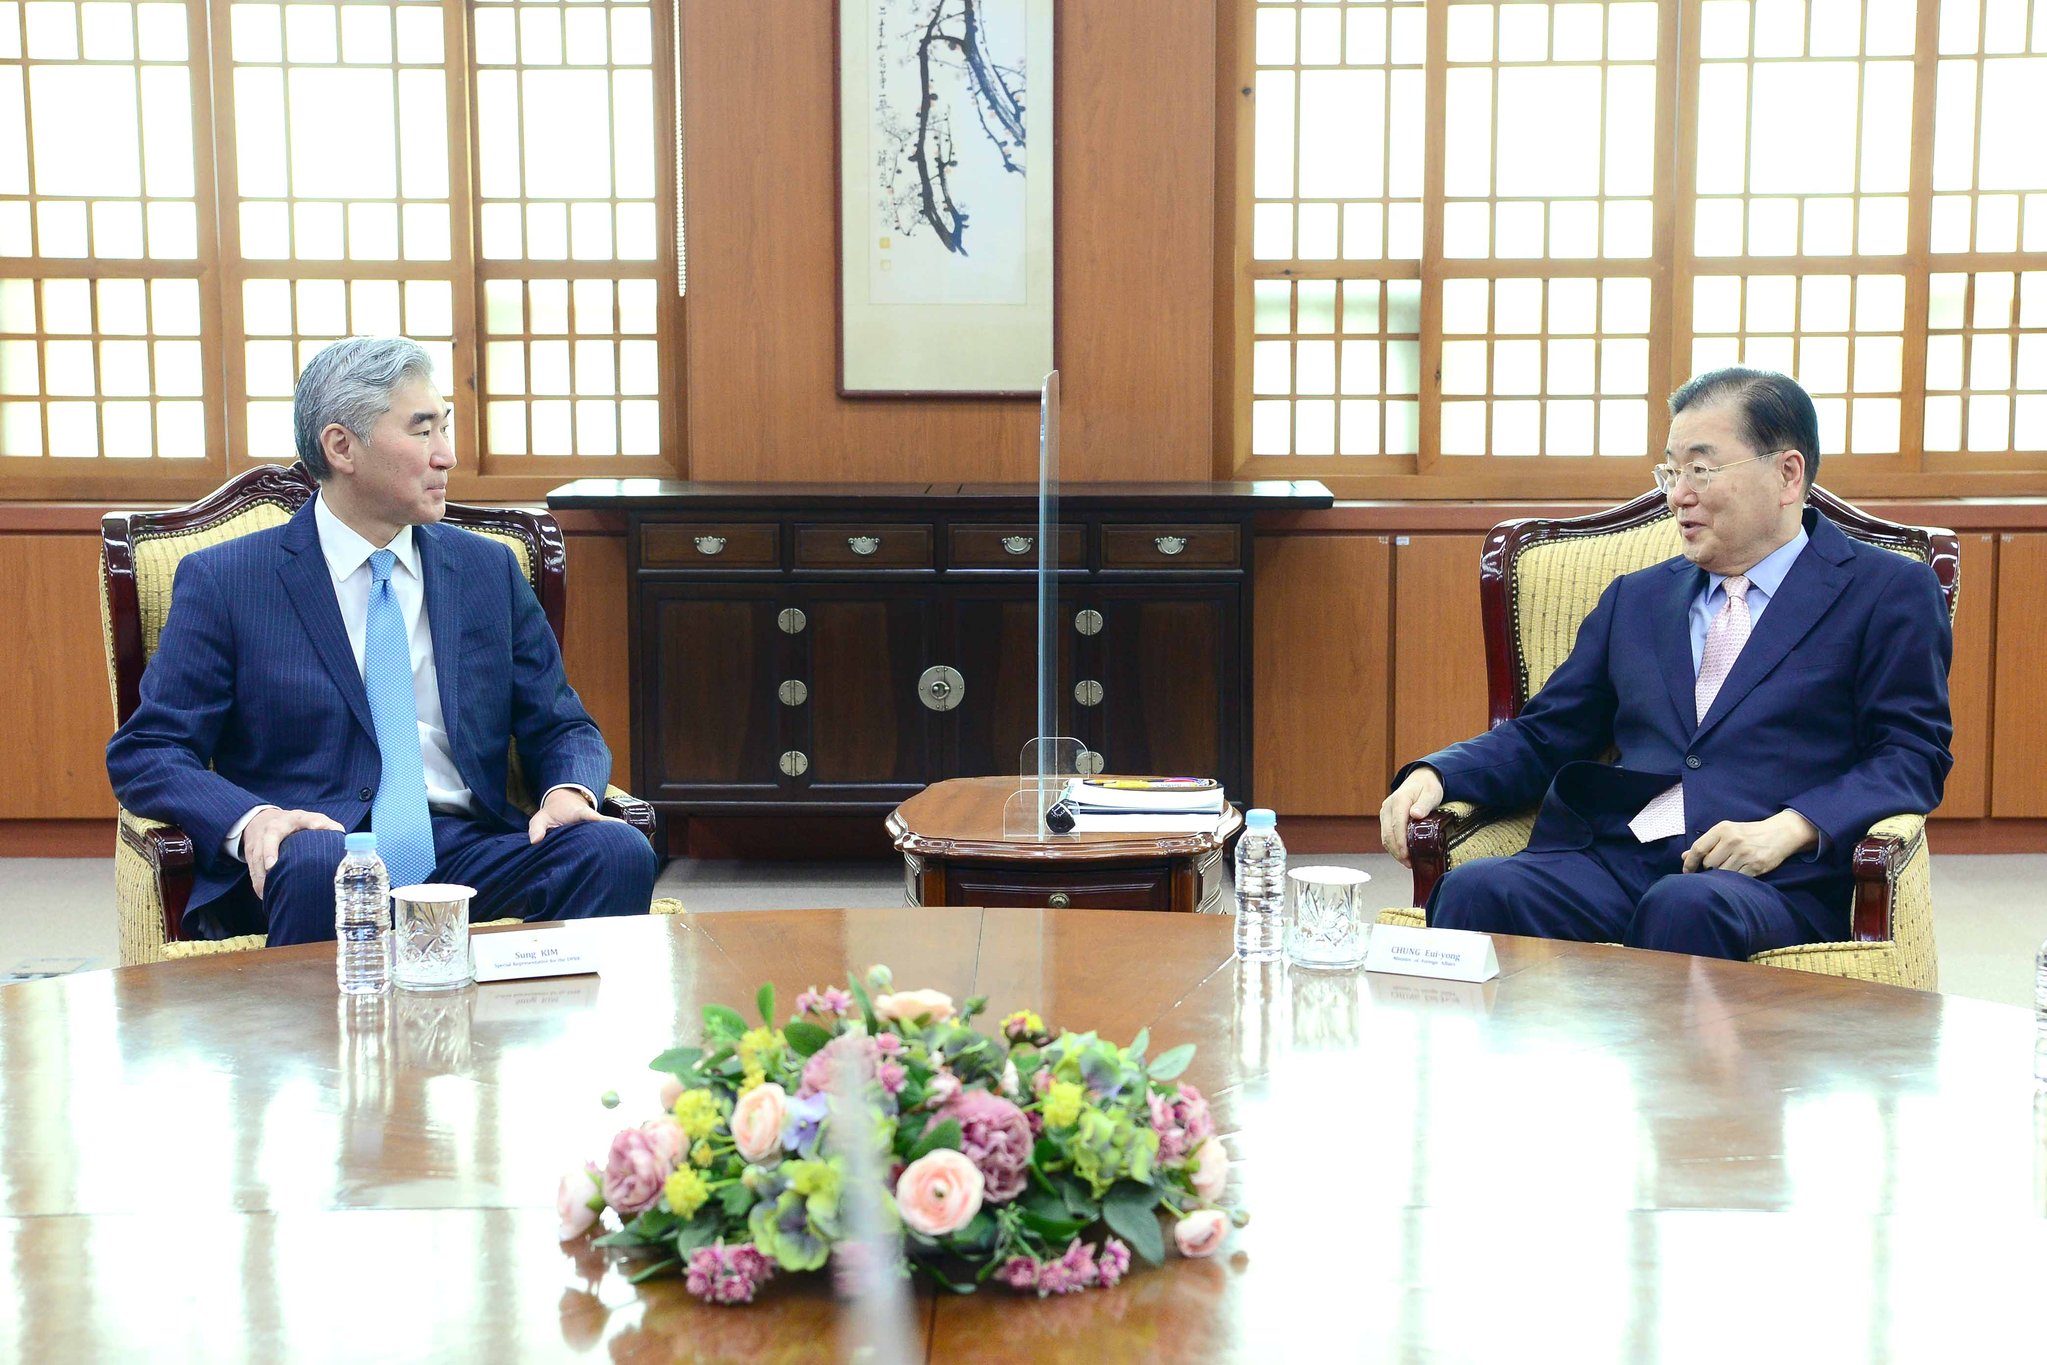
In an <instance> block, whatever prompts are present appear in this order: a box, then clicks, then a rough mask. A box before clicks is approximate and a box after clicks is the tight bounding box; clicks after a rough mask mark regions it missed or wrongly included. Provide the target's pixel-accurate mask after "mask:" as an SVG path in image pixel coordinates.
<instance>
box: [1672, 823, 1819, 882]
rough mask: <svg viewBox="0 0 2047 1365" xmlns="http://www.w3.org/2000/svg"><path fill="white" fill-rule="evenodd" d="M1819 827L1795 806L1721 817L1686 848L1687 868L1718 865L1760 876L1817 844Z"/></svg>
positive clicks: (1689, 869)
mask: <svg viewBox="0 0 2047 1365" xmlns="http://www.w3.org/2000/svg"><path fill="white" fill-rule="evenodd" d="M1819 841H1820V832H1819V830H1817V829H1815V828H1814V827H1813V823H1812V821H1810V820H1808V819H1806V818H1805V817H1804V816H1803V815H1800V814H1799V813H1798V812H1797V811H1795V810H1780V811H1778V812H1777V813H1776V814H1775V815H1773V816H1771V817H1770V818H1769V819H1767V820H1751V821H1747V822H1745V823H1744V822H1740V821H1735V820H1722V821H1721V822H1720V823H1719V824H1717V825H1715V826H1713V828H1711V829H1709V830H1707V831H1706V832H1705V833H1704V834H1702V835H1700V836H1699V841H1698V842H1697V843H1695V844H1693V845H1692V846H1691V847H1690V848H1688V849H1686V850H1685V871H1687V872H1702V871H1705V870H1706V869H1708V868H1715V867H1717V868H1719V869H1720V870H1721V871H1722V872H1739V873H1741V874H1742V875H1743V876H1745V877H1760V876H1762V875H1763V874H1764V873H1766V872H1770V871H1773V870H1774V869H1775V868H1776V866H1777V865H1778V864H1779V863H1781V862H1783V861H1784V860H1785V859H1786V858H1789V857H1790V856H1791V855H1792V854H1794V853H1803V852H1805V850H1807V849H1809V848H1814V847H1817V846H1818V844H1819Z"/></svg>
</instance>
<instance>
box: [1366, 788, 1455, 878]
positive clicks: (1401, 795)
mask: <svg viewBox="0 0 2047 1365" xmlns="http://www.w3.org/2000/svg"><path fill="white" fill-rule="evenodd" d="M1442 803H1443V779H1442V778H1440V777H1438V776H1437V775H1436V770H1435V769H1434V768H1430V767H1426V766H1424V767H1420V768H1416V769H1415V770H1414V771H1413V772H1411V773H1409V774H1408V775H1407V781H1405V782H1403V783H1401V784H1400V785H1399V786H1398V787H1395V788H1394V789H1393V795H1391V796H1389V797H1387V798H1386V799H1385V800H1384V801H1383V802H1381V803H1380V805H1379V842H1380V843H1382V844H1384V845H1385V846H1386V851H1387V852H1388V853H1391V854H1392V855H1393V856H1394V857H1396V858H1398V859H1399V860H1400V865H1401V866H1402V867H1412V866H1413V865H1414V864H1412V863H1410V862H1409V861H1408V860H1407V822H1408V818H1409V817H1410V816H1416V815H1427V814H1428V813H1429V812H1430V811H1432V810H1434V809H1435V808H1436V807H1437V806H1439V805H1441V804H1442Z"/></svg>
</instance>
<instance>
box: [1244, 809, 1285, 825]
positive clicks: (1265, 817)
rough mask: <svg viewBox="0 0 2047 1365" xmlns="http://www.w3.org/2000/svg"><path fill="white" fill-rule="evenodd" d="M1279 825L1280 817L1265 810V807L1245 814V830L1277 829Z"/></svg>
mask: <svg viewBox="0 0 2047 1365" xmlns="http://www.w3.org/2000/svg"><path fill="white" fill-rule="evenodd" d="M1278 824H1279V817H1278V816H1276V815H1274V814H1273V813H1272V812H1271V811H1269V810H1267V809H1265V807H1263V806H1260V807H1258V808H1257V809H1255V810H1247V811H1245V812H1244V828H1245V829H1273V828H1276V827H1277V826H1278Z"/></svg>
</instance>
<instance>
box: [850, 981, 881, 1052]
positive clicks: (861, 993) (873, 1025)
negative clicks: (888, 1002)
mask: <svg viewBox="0 0 2047 1365" xmlns="http://www.w3.org/2000/svg"><path fill="white" fill-rule="evenodd" d="M846 984H847V985H848V986H849V987H851V988H852V991H853V998H854V999H855V1000H857V1001H859V1002H860V1017H861V1018H863V1019H865V1020H866V1021H867V1036H868V1037H870V1038H872V1037H873V1036H874V1035H875V1034H877V1033H879V1032H881V1021H880V1020H879V1019H876V1018H875V1017H874V1002H873V1001H872V1000H869V999H868V998H867V988H866V987H865V986H863V985H861V984H860V983H859V982H858V981H848V982H847V983H846Z"/></svg>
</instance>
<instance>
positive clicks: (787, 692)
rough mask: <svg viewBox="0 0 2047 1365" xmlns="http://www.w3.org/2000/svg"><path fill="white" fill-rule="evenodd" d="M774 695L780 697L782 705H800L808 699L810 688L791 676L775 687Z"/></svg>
mask: <svg viewBox="0 0 2047 1365" xmlns="http://www.w3.org/2000/svg"><path fill="white" fill-rule="evenodd" d="M775 695H776V696H778V697H780V698H781V699H782V705H784V706H801V705H803V703H804V702H805V701H807V700H809V698H810V689H809V688H807V687H805V686H804V685H803V683H802V682H801V681H800V680H798V679H796V678H791V679H789V680H788V681H787V682H785V683H783V684H782V685H781V686H780V687H778V688H776V689H775Z"/></svg>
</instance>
